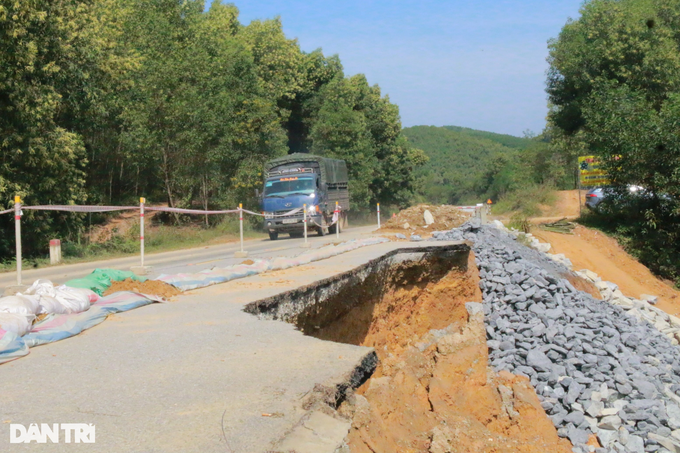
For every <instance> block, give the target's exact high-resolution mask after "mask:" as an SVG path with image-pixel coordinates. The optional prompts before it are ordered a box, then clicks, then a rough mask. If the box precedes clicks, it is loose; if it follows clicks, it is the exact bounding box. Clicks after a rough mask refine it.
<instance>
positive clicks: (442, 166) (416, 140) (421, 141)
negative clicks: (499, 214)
mask: <svg viewBox="0 0 680 453" xmlns="http://www.w3.org/2000/svg"><path fill="white" fill-rule="evenodd" d="M403 133H404V135H405V136H406V137H407V138H408V140H409V142H411V144H413V145H414V146H415V147H416V148H420V149H422V150H423V151H425V154H427V156H428V157H429V159H430V160H429V162H428V163H427V164H426V165H424V166H423V167H421V168H420V169H419V170H418V179H419V182H420V188H419V191H418V192H419V196H420V200H419V201H425V202H430V203H452V204H464V203H472V202H479V201H480V199H481V198H480V197H482V196H483V195H485V194H486V193H487V191H488V188H489V184H490V181H489V175H490V174H491V171H492V168H491V167H493V166H494V165H495V164H494V162H496V161H497V157H498V156H508V157H509V156H511V155H514V154H516V153H517V152H518V148H520V147H521V146H520V145H521V144H524V146H528V145H529V144H530V143H531V140H530V139H522V138H519V137H512V136H510V135H502V134H494V133H493V132H484V131H477V130H474V129H466V128H456V127H455V126H446V127H436V126H413V127H408V128H405V129H404V130H403ZM512 139H515V140H512ZM503 143H507V145H504V144H503ZM510 145H512V146H510Z"/></svg>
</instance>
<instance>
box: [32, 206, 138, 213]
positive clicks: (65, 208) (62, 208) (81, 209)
mask: <svg viewBox="0 0 680 453" xmlns="http://www.w3.org/2000/svg"><path fill="white" fill-rule="evenodd" d="M21 209H27V210H29V211H69V212H111V211H132V210H135V209H139V206H76V205H45V206H22V207H21ZM147 209H148V208H147Z"/></svg>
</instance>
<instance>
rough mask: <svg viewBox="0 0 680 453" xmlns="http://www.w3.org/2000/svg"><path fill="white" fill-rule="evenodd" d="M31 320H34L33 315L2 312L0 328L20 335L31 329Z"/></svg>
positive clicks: (0, 314)
mask: <svg viewBox="0 0 680 453" xmlns="http://www.w3.org/2000/svg"><path fill="white" fill-rule="evenodd" d="M33 320H35V315H22V314H19V313H5V312H3V313H0V329H2V330H4V331H5V332H12V333H14V334H16V335H17V336H18V337H22V336H24V335H26V333H28V332H29V331H30V330H31V326H32V325H33Z"/></svg>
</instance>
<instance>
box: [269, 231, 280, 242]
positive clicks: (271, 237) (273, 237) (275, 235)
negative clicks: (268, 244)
mask: <svg viewBox="0 0 680 453" xmlns="http://www.w3.org/2000/svg"><path fill="white" fill-rule="evenodd" d="M278 238H279V233H278V232H276V231H275V232H273V233H272V232H271V231H270V232H269V239H271V240H272V241H275V240H277V239H278Z"/></svg>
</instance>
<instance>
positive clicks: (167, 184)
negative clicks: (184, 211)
mask: <svg viewBox="0 0 680 453" xmlns="http://www.w3.org/2000/svg"><path fill="white" fill-rule="evenodd" d="M163 174H164V175H165V190H166V191H167V193H168V205H169V206H170V207H171V208H174V207H175V202H174V201H173V199H172V190H170V172H169V170H168V153H167V151H166V150H163ZM173 214H174V216H175V222H176V223H177V225H179V214H177V213H176V212H173Z"/></svg>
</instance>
